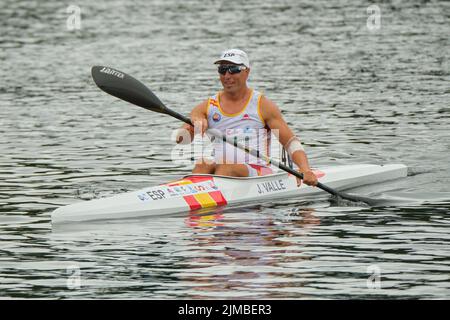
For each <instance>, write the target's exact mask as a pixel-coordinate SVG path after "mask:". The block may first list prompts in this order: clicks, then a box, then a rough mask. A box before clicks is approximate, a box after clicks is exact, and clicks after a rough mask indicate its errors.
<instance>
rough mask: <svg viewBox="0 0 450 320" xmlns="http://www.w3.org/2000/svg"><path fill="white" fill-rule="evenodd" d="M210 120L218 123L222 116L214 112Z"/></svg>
mask: <svg viewBox="0 0 450 320" xmlns="http://www.w3.org/2000/svg"><path fill="white" fill-rule="evenodd" d="M212 119H213V121H214V122H219V121H220V119H222V116H221V115H220V114H218V113H217V112H216V113H214V114H213V116H212Z"/></svg>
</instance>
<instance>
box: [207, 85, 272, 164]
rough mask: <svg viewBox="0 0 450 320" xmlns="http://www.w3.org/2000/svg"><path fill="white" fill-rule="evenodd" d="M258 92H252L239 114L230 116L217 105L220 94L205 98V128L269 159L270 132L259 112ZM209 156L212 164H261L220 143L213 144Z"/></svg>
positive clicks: (243, 153)
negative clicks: (206, 100) (218, 132)
mask: <svg viewBox="0 0 450 320" xmlns="http://www.w3.org/2000/svg"><path fill="white" fill-rule="evenodd" d="M261 96H262V95H261V93H259V92H258V91H256V90H253V89H252V92H251V94H250V98H249V100H248V101H247V103H246V104H245V106H244V107H243V108H242V110H241V111H239V112H238V113H234V114H229V113H226V112H224V111H223V110H222V108H221V106H220V93H217V94H216V95H214V96H212V97H210V98H209V99H208V111H207V114H208V128H209V129H215V130H218V131H220V132H221V133H222V134H223V135H226V136H227V137H228V138H231V139H234V140H237V142H239V143H241V144H243V145H245V146H248V147H250V148H252V149H256V150H259V151H260V153H261V154H264V155H266V156H270V131H269V130H268V128H267V126H266V124H265V122H264V120H263V118H262V116H261V110H260V103H261ZM213 148H214V149H213V156H214V159H215V162H216V163H218V164H221V163H245V164H258V165H265V162H264V160H261V159H258V158H256V157H254V156H252V155H250V154H248V153H246V152H245V151H242V150H240V149H238V148H235V147H234V146H232V145H230V144H228V143H225V142H223V141H213Z"/></svg>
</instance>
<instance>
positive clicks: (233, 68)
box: [218, 64, 247, 75]
mask: <svg viewBox="0 0 450 320" xmlns="http://www.w3.org/2000/svg"><path fill="white" fill-rule="evenodd" d="M245 69H247V67H244V66H238V65H235V64H224V65H220V66H219V67H218V71H219V73H220V74H221V75H225V74H226V73H227V71H228V72H229V73H230V74H235V73H239V72H241V71H242V70H245Z"/></svg>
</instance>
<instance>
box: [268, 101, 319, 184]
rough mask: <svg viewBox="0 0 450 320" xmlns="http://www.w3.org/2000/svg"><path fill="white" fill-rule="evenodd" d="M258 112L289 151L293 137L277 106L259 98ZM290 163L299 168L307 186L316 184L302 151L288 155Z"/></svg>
mask: <svg viewBox="0 0 450 320" xmlns="http://www.w3.org/2000/svg"><path fill="white" fill-rule="evenodd" d="M260 103H261V105H260V112H261V116H262V118H263V119H264V121H265V123H266V125H267V126H268V127H269V128H270V129H271V130H278V133H279V137H278V139H279V141H280V143H281V144H282V145H283V147H285V148H286V149H287V150H288V149H289V145H288V143H292V141H294V140H295V139H296V138H295V135H294V133H293V132H292V130H291V129H290V128H289V126H288V125H287V123H286V121H285V120H284V119H283V115H282V114H281V112H280V109H279V108H278V107H277V105H276V104H275V103H274V102H272V101H270V100H269V99H267V98H266V97H264V96H262V97H261V102H260ZM290 156H291V158H292V161H294V163H295V164H296V165H297V166H298V167H299V171H300V172H302V173H303V174H304V181H305V183H306V184H308V185H315V184H317V178H316V177H315V175H314V174H313V173H312V171H311V168H310V167H309V162H308V157H307V156H306V153H305V151H304V150H296V151H294V152H293V153H292V154H290Z"/></svg>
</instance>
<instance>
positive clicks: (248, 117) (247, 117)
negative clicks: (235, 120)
mask: <svg viewBox="0 0 450 320" xmlns="http://www.w3.org/2000/svg"><path fill="white" fill-rule="evenodd" d="M242 120H250V116H249V115H248V114H247V113H246V114H244V115H243V116H242Z"/></svg>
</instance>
